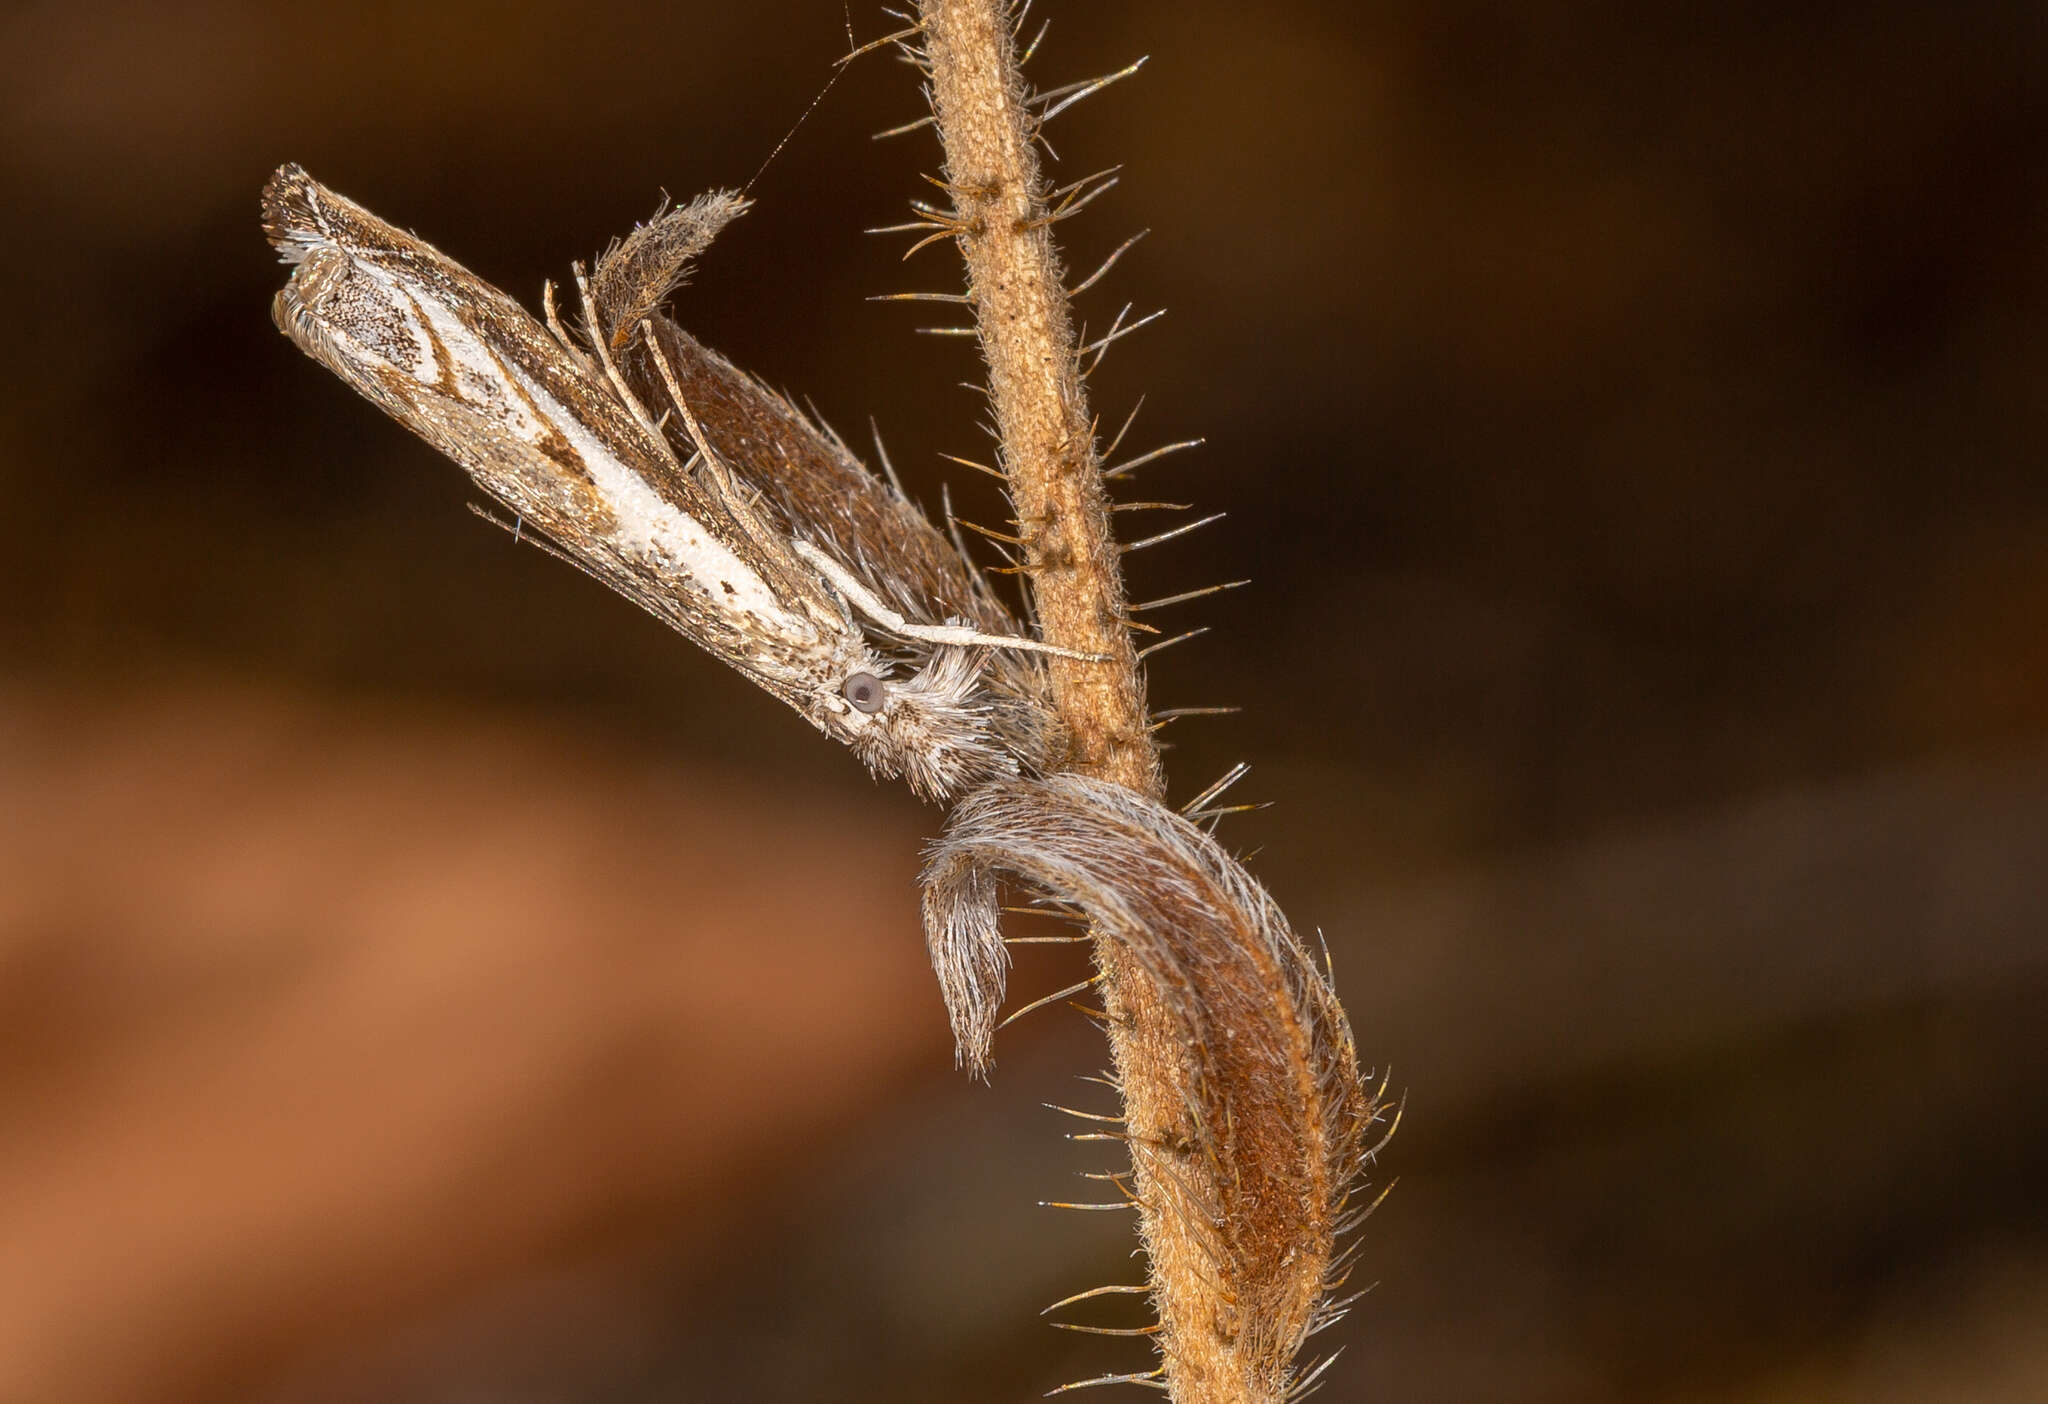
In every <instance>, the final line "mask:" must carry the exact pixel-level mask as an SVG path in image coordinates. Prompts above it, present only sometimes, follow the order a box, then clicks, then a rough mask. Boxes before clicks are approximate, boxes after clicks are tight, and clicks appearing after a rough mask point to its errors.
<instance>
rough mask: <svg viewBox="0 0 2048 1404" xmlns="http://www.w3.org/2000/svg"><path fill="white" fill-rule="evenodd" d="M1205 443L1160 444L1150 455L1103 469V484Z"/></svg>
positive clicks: (1195, 441)
mask: <svg viewBox="0 0 2048 1404" xmlns="http://www.w3.org/2000/svg"><path fill="white" fill-rule="evenodd" d="M1207 442H1208V440H1207V439H1182V440H1181V441H1180V442H1179V443H1173V444H1162V445H1161V446H1160V447H1158V448H1156V449H1153V450H1152V451H1151V452H1150V453H1142V454H1139V455H1138V456H1137V457H1136V458H1134V459H1132V460H1131V461H1130V462H1129V463H1119V464H1118V465H1117V466H1116V467H1114V468H1105V469H1103V470H1102V480H1103V481H1104V482H1108V481H1109V480H1110V479H1112V478H1121V477H1123V476H1124V475H1125V474H1126V473H1129V472H1131V471H1132V470H1134V469H1137V468H1142V467H1144V466H1145V465H1146V464H1147V463H1150V462H1151V461H1152V460H1153V459H1155V458H1164V457H1166V455H1168V454H1169V453H1179V452H1180V451H1181V450H1182V449H1191V448H1200V447H1201V446H1202V445H1203V444H1205V443H1207ZM1108 456H1109V455H1107V454H1104V455H1103V457H1105V458H1107V457H1108Z"/></svg>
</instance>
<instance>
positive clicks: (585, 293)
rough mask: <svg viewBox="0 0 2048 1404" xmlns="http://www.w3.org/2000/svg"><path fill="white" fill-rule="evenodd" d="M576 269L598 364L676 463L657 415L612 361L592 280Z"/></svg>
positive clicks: (622, 400) (586, 325)
mask: <svg viewBox="0 0 2048 1404" xmlns="http://www.w3.org/2000/svg"><path fill="white" fill-rule="evenodd" d="M573 268H574V271H575V274H576V295H577V296H578V297H579V298H580V299H581V300H582V302H583V326H584V329H585V330H586V331H588V332H589V333H590V341H591V344H592V346H593V347H594V348H595V349H596V351H597V359H598V362H599V364H601V365H602V366H603V367H604V374H605V379H607V380H609V381H610V382H611V383H612V389H613V390H615V391H617V392H618V396H619V402H620V403H621V404H623V405H624V406H625V407H626V410H627V412H628V413H629V414H631V415H632V416H633V418H635V419H637V420H639V421H640V427H641V428H643V429H645V430H646V431H647V433H648V437H650V438H652V439H653V440H654V444H655V447H656V448H658V449H660V450H661V452H662V454H663V456H664V457H666V458H668V459H669V461H670V462H674V461H675V452H674V450H672V449H671V448H669V446H668V439H667V437H666V436H665V435H663V433H662V432H661V426H660V425H658V424H656V423H655V422H654V416H653V415H651V414H649V413H648V412H647V406H645V405H643V404H641V403H640V399H639V397H638V396H637V395H635V394H634V393H633V392H632V391H631V390H630V389H628V388H627V386H626V379H625V377H624V376H622V375H620V374H619V368H618V366H617V365H616V364H615V363H614V362H613V361H612V353H611V348H610V347H609V346H607V345H606V344H605V336H604V330H603V328H602V327H600V326H599V325H598V321H597V303H596V302H595V301H594V300H593V299H592V298H591V296H590V279H589V278H587V277H585V276H584V273H583V265H582V264H580V263H578V264H575V265H573Z"/></svg>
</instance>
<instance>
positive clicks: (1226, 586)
mask: <svg viewBox="0 0 2048 1404" xmlns="http://www.w3.org/2000/svg"><path fill="white" fill-rule="evenodd" d="M1251 583H1252V582H1251V581H1249V580H1226V581H1224V582H1223V583H1222V584H1220V585H1204V586H1203V587H1202V588H1201V589H1199V590H1185V591H1182V592H1181V593H1180V594H1178V595H1168V596H1166V597H1165V598H1163V599H1157V600H1147V601H1145V603H1143V604H1134V605H1130V606H1128V607H1127V609H1128V612H1129V613H1131V614H1143V613H1145V612H1146V611H1147V610H1152V609H1165V608H1166V607H1167V606H1168V605H1177V604H1186V603H1187V602H1188V601H1189V600H1199V599H1201V598H1202V597H1203V596H1204V595H1220V594H1222V593H1223V592H1224V591H1225V590H1241V589H1243V588H1244V587H1245V586H1247V585H1249V584H1251Z"/></svg>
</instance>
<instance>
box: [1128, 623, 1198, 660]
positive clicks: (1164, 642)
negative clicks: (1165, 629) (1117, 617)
mask: <svg viewBox="0 0 2048 1404" xmlns="http://www.w3.org/2000/svg"><path fill="white" fill-rule="evenodd" d="M1209 629H1210V626H1209V625H1207V624H1204V625H1202V626H1201V627H1200V628H1199V629H1189V630H1188V631H1187V632H1186V633H1182V634H1175V635H1174V636H1173V637H1172V638H1170V639H1161V640H1160V641H1159V642H1158V643H1156V644H1146V645H1145V646H1144V647H1143V648H1141V649H1139V650H1138V657H1139V659H1140V660H1143V659H1146V658H1150V657H1151V656H1152V655H1153V654H1155V653H1158V652H1161V651H1162V650H1164V649H1169V648H1172V647H1173V646H1174V645H1175V644H1177V643H1186V642H1187V641H1188V640H1189V639H1199V638H1200V637H1202V635H1204V634H1206V633H1208V632H1209Z"/></svg>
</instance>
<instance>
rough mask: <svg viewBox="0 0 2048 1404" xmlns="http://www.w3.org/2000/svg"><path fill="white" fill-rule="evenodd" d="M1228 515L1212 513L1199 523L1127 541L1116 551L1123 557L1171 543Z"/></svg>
mask: <svg viewBox="0 0 2048 1404" xmlns="http://www.w3.org/2000/svg"><path fill="white" fill-rule="evenodd" d="M1229 515H1230V514H1229V513H1228V512H1212V513H1211V514H1210V515H1208V516H1206V517H1203V518H1201V519H1200V520H1199V521H1193V522H1185V523H1183V524H1182V525H1180V526H1177V527H1175V528H1173V529H1172V530H1171V531H1162V532H1160V533H1159V535H1157V536H1148V537H1146V538H1144V539H1143V540H1142V541H1127V542H1125V543H1124V544H1123V545H1121V546H1119V547H1118V548H1117V549H1118V550H1119V551H1122V552H1123V553H1124V554H1125V555H1129V554H1130V553H1131V552H1133V551H1142V550H1144V549H1145V548H1146V547H1148V546H1157V545H1159V544H1160V543H1161V542H1164V541H1171V540H1173V539H1174V538H1175V537H1176V536H1186V535H1187V534H1188V533H1189V532H1191V531H1200V530H1201V529H1202V528H1203V527H1205V526H1209V525H1210V524H1211V523H1214V522H1220V521H1222V520H1223V519H1224V518H1225V517H1227V516H1229Z"/></svg>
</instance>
